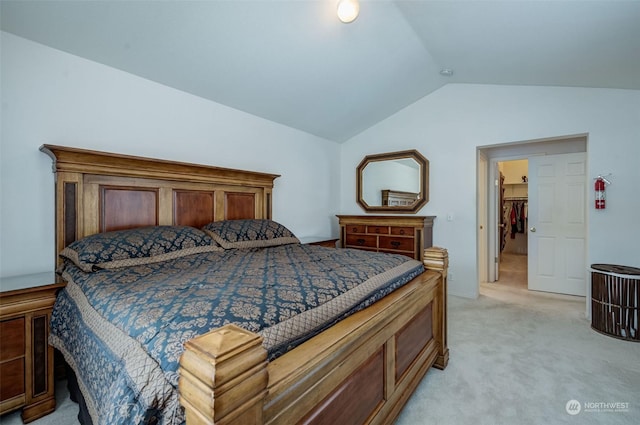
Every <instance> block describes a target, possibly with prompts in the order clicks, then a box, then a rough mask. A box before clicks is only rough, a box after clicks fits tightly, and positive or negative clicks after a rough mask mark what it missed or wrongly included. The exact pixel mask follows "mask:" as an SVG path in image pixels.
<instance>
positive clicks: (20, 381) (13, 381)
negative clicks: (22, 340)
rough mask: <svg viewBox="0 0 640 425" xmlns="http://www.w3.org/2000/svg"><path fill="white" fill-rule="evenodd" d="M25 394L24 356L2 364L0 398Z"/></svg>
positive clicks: (0, 369) (0, 370)
mask: <svg viewBox="0 0 640 425" xmlns="http://www.w3.org/2000/svg"><path fill="white" fill-rule="evenodd" d="M21 394H24V357H22V358H19V359H15V360H11V361H8V362H4V363H1V364H0V400H1V401H5V400H9V399H10V398H13V397H15V396H18V395H21Z"/></svg>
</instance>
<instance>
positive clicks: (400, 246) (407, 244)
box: [380, 236, 415, 252]
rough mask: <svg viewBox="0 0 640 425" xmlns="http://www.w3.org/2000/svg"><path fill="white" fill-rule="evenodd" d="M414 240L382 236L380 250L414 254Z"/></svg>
mask: <svg viewBox="0 0 640 425" xmlns="http://www.w3.org/2000/svg"><path fill="white" fill-rule="evenodd" d="M414 241H415V239H414V238H400V237H394V236H380V249H395V250H398V251H411V252H413V251H414V249H415V247H414V245H413V244H414Z"/></svg>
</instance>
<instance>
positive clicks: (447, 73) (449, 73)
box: [440, 68, 453, 77]
mask: <svg viewBox="0 0 640 425" xmlns="http://www.w3.org/2000/svg"><path fill="white" fill-rule="evenodd" d="M440 75H443V76H445V77H451V76H452V75H453V69H451V68H442V69H441V70H440Z"/></svg>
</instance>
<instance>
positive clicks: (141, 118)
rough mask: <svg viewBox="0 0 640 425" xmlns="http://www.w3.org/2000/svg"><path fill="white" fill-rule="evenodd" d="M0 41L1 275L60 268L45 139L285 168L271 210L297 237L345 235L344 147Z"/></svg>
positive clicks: (29, 45) (18, 41)
mask: <svg viewBox="0 0 640 425" xmlns="http://www.w3.org/2000/svg"><path fill="white" fill-rule="evenodd" d="M0 42H1V48H2V57H1V59H2V68H1V71H2V74H1V76H2V139H1V147H0V166H1V174H0V176H1V183H0V188H1V195H0V200H1V201H0V202H1V204H0V221H1V223H0V276H2V277H6V276H14V275H18V274H25V273H37V272H41V271H50V270H53V267H54V258H55V254H54V252H53V251H54V228H53V224H54V197H53V185H54V175H53V174H52V173H51V160H50V159H49V157H47V156H46V155H45V154H43V153H41V152H39V151H38V148H39V147H40V145H42V144H44V143H49V144H57V145H65V146H74V147H80V148H88V149H96V150H102V151H109V152H117V153H125V154H132V155H142V156H149V157H156V158H165V159H171V160H176V161H187V162H195V163H201V164H210V165H217V166H222V167H230V168H240V169H246V170H255V171H264V172H269V173H276V174H281V175H282V176H281V177H280V178H278V179H276V181H275V188H274V207H273V216H274V219H276V220H277V221H280V222H281V223H283V224H285V225H286V226H287V227H288V228H290V229H291V230H292V231H293V232H294V233H295V234H296V235H298V236H300V237H302V236H309V235H334V236H335V235H337V234H338V228H337V224H336V219H335V214H336V213H338V212H339V209H338V202H339V195H338V193H339V178H340V169H339V160H338V157H339V152H340V148H339V145H338V144H336V143H333V142H330V141H327V140H324V139H321V138H318V137H316V136H312V135H309V134H307V133H303V132H301V131H298V130H295V129H292V128H289V127H285V126H282V125H279V124H276V123H273V122H271V121H268V120H264V119H261V118H257V117H255V116H252V115H249V114H246V113H244V112H240V111H237V110H234V109H231V108H228V107H225V106H223V105H220V104H217V103H214V102H211V101H207V100H205V99H202V98H199V97H196V96H193V95H190V94H187V93H184V92H181V91H178V90H174V89H171V88H168V87H166V86H163V85H160V84H157V83H154V82H151V81H149V80H145V79H142V78H139V77H136V76H133V75H131V74H127V73H125V72H121V71H119V70H116V69H114V68H110V67H106V66H103V65H100V64H98V63H95V62H91V61H88V60H85V59H82V58H79V57H76V56H72V55H69V54H66V53H63V52H61V51H58V50H54V49H51V48H48V47H45V46H43V45H40V44H36V43H33V42H31V41H28V40H25V39H23V38H19V37H16V36H13V35H11V34H8V33H4V32H3V33H1V35H0ZM351 174H353V171H351Z"/></svg>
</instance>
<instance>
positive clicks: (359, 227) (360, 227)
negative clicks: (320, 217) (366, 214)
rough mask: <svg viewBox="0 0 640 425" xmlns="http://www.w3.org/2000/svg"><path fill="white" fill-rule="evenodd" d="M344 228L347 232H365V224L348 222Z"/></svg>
mask: <svg viewBox="0 0 640 425" xmlns="http://www.w3.org/2000/svg"><path fill="white" fill-rule="evenodd" d="M344 228H345V230H346V231H347V234H349V233H366V232H367V226H365V225H364V224H350V225H348V226H345V227H344Z"/></svg>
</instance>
